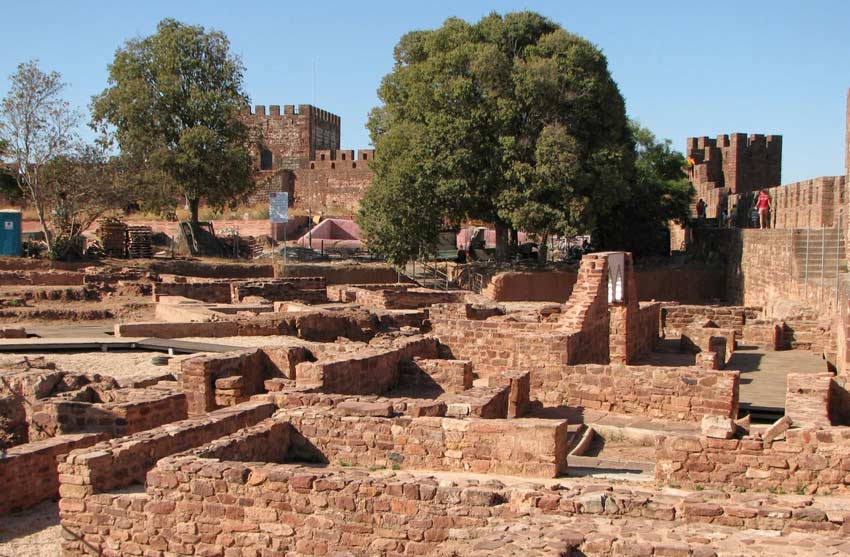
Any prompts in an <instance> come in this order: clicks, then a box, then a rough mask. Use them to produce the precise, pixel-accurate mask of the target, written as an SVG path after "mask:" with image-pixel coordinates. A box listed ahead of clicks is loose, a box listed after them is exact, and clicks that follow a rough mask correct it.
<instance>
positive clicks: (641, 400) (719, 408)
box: [531, 364, 739, 421]
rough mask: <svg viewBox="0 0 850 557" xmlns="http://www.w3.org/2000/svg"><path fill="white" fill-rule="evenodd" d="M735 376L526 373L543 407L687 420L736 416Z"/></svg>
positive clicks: (640, 371)
mask: <svg viewBox="0 0 850 557" xmlns="http://www.w3.org/2000/svg"><path fill="white" fill-rule="evenodd" d="M738 378H739V374H738V372H737V371H712V370H705V369H702V368H698V367H661V366H648V365H641V366H629V365H593V364H589V365H575V366H563V368H562V369H560V370H552V371H546V372H544V373H536V374H535V373H532V374H531V388H532V393H536V394H537V398H538V399H539V400H541V401H542V402H543V403H544V404H546V405H547V406H558V405H567V406H579V407H584V408H588V409H594V410H604V411H607V412H614V413H617V414H634V415H640V416H652V417H656V418H666V419H671V420H685V421H693V420H699V419H701V418H702V417H703V416H706V415H717V416H728V417H733V416H736V415H737V412H738Z"/></svg>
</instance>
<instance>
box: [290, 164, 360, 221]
mask: <svg viewBox="0 0 850 557" xmlns="http://www.w3.org/2000/svg"><path fill="white" fill-rule="evenodd" d="M310 165H311V166H310V167H308V168H300V169H298V170H296V171H295V172H294V185H293V189H294V192H295V194H294V196H295V197H294V199H293V206H297V207H299V208H301V209H307V208H312V209H313V211H314V212H316V213H318V211H319V210H322V211H324V212H325V214H326V215H328V216H331V215H333V216H338V217H341V216H346V217H351V216H353V215H354V214H356V212H357V208H358V207H359V206H360V200H361V199H362V198H363V194H364V193H365V192H366V189H367V188H368V187H369V186H371V185H372V178H373V176H374V173H373V172H372V170H371V169H370V168H369V161H368V160H365V161H363V160H356V161H340V160H337V161H333V162H328V163H327V164H323V165H322V164H320V163H318V162H316V163H313V162H311V163H310ZM331 165H333V167H331Z"/></svg>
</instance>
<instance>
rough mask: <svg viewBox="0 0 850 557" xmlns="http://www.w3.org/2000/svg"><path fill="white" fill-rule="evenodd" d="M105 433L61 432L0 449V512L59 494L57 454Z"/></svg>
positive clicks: (89, 442) (97, 438) (79, 446)
mask: <svg viewBox="0 0 850 557" xmlns="http://www.w3.org/2000/svg"><path fill="white" fill-rule="evenodd" d="M105 437H106V434H104V433H78V434H73V435H61V436H59V437H53V438H50V439H44V440H42V441H35V442H32V443H27V444H25V445H20V446H18V447H12V448H11V449H8V450H6V451H0V515H4V514H6V513H8V512H11V511H18V510H22V509H26V508H29V507H31V506H33V505H36V504H38V503H40V502H41V501H44V500H45V499H50V498H51V497H56V495H57V494H58V493H59V474H58V473H57V471H56V470H57V468H56V467H57V458H58V457H59V456H60V455H64V454H67V453H69V452H71V451H72V450H74V449H79V448H83V447H89V446H91V445H94V444H95V443H97V442H98V441H101V440H103V439H104V438H105Z"/></svg>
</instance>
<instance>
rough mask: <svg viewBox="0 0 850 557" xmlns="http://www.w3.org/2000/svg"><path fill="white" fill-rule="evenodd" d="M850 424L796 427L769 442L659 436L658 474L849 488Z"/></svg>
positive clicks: (687, 480) (764, 487) (761, 485)
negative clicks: (780, 438)
mask: <svg viewBox="0 0 850 557" xmlns="http://www.w3.org/2000/svg"><path fill="white" fill-rule="evenodd" d="M848 450H850V428H847V427H827V428H821V429H815V428H805V429H790V430H788V431H786V432H785V439H783V440H774V441H764V440H762V439H755V438H752V437H745V438H743V439H711V438H707V437H701V436H682V437H663V436H662V437H659V438H658V439H657V440H656V456H657V462H656V465H655V477H656V479H657V480H658V481H662V482H666V483H675V484H677V485H681V486H682V487H691V488H692V487H694V486H696V485H701V486H704V487H711V488H717V489H730V490H731V489H735V488H743V489H747V490H758V491H768V490H774V491H775V490H783V491H785V492H788V493H796V492H798V491H801V490H805V491H806V492H807V493H813V492H815V491H817V492H829V493H833V494H835V493H842V494H846V493H848V485H850V472H848V471H847V469H846V468H847V458H846V455H847V452H848Z"/></svg>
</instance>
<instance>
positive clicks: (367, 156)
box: [363, 153, 369, 161]
mask: <svg viewBox="0 0 850 557" xmlns="http://www.w3.org/2000/svg"><path fill="white" fill-rule="evenodd" d="M368 158H369V155H367V154H366V153H363V160H364V161H365V160H366V159H368Z"/></svg>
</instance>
